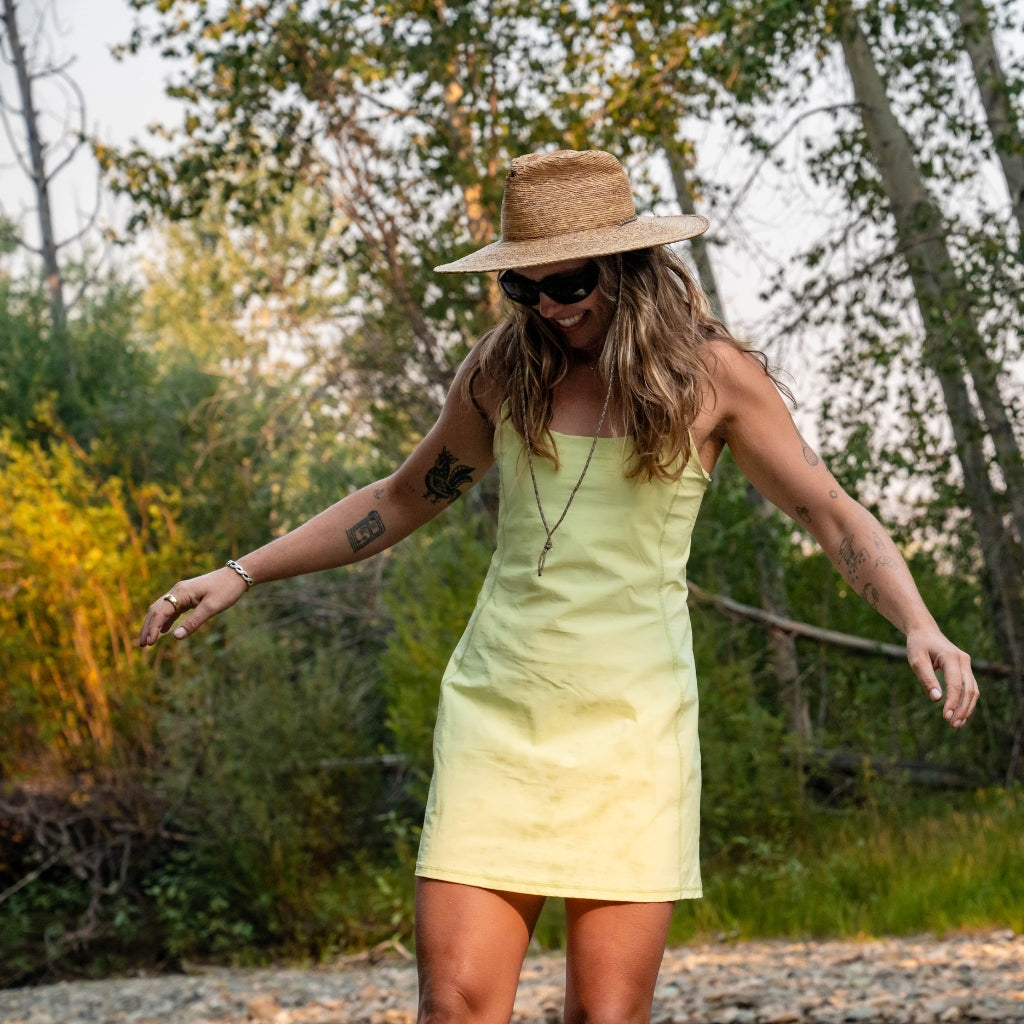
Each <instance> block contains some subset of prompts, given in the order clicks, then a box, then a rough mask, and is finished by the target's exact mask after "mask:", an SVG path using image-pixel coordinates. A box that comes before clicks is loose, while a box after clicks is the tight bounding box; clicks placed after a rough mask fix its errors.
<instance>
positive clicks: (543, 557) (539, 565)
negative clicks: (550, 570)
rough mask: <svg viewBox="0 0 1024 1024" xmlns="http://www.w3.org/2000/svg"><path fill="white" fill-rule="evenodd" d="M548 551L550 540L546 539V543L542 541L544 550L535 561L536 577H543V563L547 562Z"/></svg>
mask: <svg viewBox="0 0 1024 1024" xmlns="http://www.w3.org/2000/svg"><path fill="white" fill-rule="evenodd" d="M550 550H551V538H550V537H548V539H547V540H546V541H544V548H543V550H542V551H541V553H540V558H538V559H537V575H538V576H543V575H544V563H545V562H546V561H547V560H548V552H549V551H550Z"/></svg>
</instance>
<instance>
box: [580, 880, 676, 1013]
mask: <svg viewBox="0 0 1024 1024" xmlns="http://www.w3.org/2000/svg"><path fill="white" fill-rule="evenodd" d="M565 912H566V924H567V928H568V935H567V941H566V966H565V1024H646V1022H647V1021H649V1020H650V1016H651V1004H652V1003H653V1001H654V989H655V986H656V984H657V981H658V971H659V969H660V968H661V960H662V957H663V956H664V953H665V942H666V940H667V938H668V926H669V922H670V921H671V919H672V904H671V903H612V902H605V901H601V900H575V899H570V900H566V901H565Z"/></svg>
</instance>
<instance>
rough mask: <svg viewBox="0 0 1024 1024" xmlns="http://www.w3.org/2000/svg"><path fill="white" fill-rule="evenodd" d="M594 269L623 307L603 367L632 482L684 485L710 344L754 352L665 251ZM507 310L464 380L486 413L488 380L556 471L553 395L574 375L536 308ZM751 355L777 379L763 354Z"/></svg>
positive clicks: (623, 257)
mask: <svg viewBox="0 0 1024 1024" xmlns="http://www.w3.org/2000/svg"><path fill="white" fill-rule="evenodd" d="M596 262H597V264H598V266H599V267H600V277H599V279H598V287H599V288H600V289H601V290H602V292H603V294H604V295H605V297H606V298H607V299H608V300H609V301H610V302H612V303H617V304H616V308H615V313H614V316H615V320H614V321H613V326H612V329H611V331H610V334H609V336H610V338H611V339H612V341H611V342H610V343H609V342H606V343H605V345H604V348H603V349H602V351H601V355H600V360H599V364H598V365H599V369H600V371H601V373H602V375H603V376H604V379H605V380H606V381H607V380H609V378H610V379H611V381H612V390H611V396H612V407H613V408H615V409H617V410H618V416H619V422H620V424H621V426H622V428H623V432H624V433H625V434H626V435H628V436H629V437H630V438H631V439H632V441H633V455H632V458H631V459H630V462H629V465H628V467H627V470H626V475H627V477H629V478H631V479H633V478H637V479H641V480H650V479H652V478H654V477H658V478H660V479H663V480H674V479H678V477H679V476H680V475H681V474H682V472H683V469H684V468H685V465H686V456H687V455H688V454H689V451H690V448H691V441H690V433H689V430H690V427H691V426H692V424H693V422H694V420H695V419H696V418H697V414H698V412H699V411H700V408H701V406H702V404H703V403H704V400H705V397H706V395H707V394H708V392H709V391H711V390H712V389H713V385H712V382H711V369H712V367H710V366H709V363H710V362H711V360H713V358H714V356H713V354H712V351H711V346H710V342H712V341H714V340H716V339H721V340H724V341H726V342H728V343H730V344H733V345H735V346H737V347H738V348H742V349H744V350H749V349H748V347H747V346H745V345H743V344H742V343H741V342H739V341H738V340H737V339H736V338H734V337H733V336H732V334H730V332H729V330H728V329H727V328H726V326H725V325H724V324H723V323H722V322H721V320H719V319H718V318H717V317H716V316H715V315H714V313H713V312H712V309H711V304H710V302H709V301H708V298H707V296H706V295H705V294H704V291H703V290H702V289H701V287H700V286H699V285H698V284H697V282H696V281H695V280H694V279H693V278H692V277H691V275H690V273H689V271H688V270H687V268H686V266H685V265H684V264H683V262H682V261H681V260H680V259H679V257H678V256H677V255H676V254H675V253H674V252H673V251H672V250H671V249H669V248H667V247H666V246H658V247H656V248H651V249H639V250H636V251H635V252H625V253H621V254H615V255H612V256H601V257H597V259H596ZM508 306H509V308H508V310H507V313H506V317H505V319H504V320H503V321H502V322H501V323H500V324H498V325H497V326H496V327H494V328H492V329H491V330H490V331H488V332H487V333H486V334H485V335H484V336H483V337H482V338H481V339H480V341H479V342H478V343H477V345H476V346H475V347H474V349H473V351H472V352H471V354H470V357H469V359H470V370H471V372H470V373H468V374H467V375H466V376H465V377H464V378H463V379H464V380H465V381H466V382H467V383H466V388H467V390H468V395H467V397H468V398H469V400H470V401H472V402H473V403H474V404H475V405H477V407H478V408H480V406H479V403H478V400H477V397H476V395H475V394H474V388H475V385H476V384H477V383H478V381H479V378H480V377H481V376H482V377H483V380H484V381H486V386H487V391H488V395H489V397H490V398H492V399H494V407H496V408H497V409H498V410H500V412H499V415H503V416H505V417H507V418H508V419H509V420H510V421H511V422H512V425H513V426H514V427H515V428H516V430H518V431H519V433H520V434H521V435H522V436H523V437H524V438H528V439H529V443H530V445H531V448H532V451H533V452H534V453H535V454H537V455H539V456H541V457H544V458H548V459H551V460H552V461H553V462H555V463H556V464H557V462H558V457H557V451H556V446H555V443H554V439H553V438H552V436H551V432H550V429H549V424H550V422H551V414H552V396H553V394H554V389H555V387H556V386H557V385H558V384H559V382H560V381H561V380H562V379H563V378H564V377H565V375H566V374H567V373H568V371H569V365H570V362H569V356H570V350H569V348H568V346H567V345H566V344H565V341H564V340H563V339H562V337H561V336H560V335H559V333H558V332H557V331H555V330H554V329H552V328H551V326H550V325H549V324H548V323H547V321H546V320H544V319H543V318H542V317H541V316H540V315H539V313H538V312H537V310H536V308H527V307H525V306H519V305H515V304H513V303H508ZM749 351H753V350H749ZM755 355H757V356H758V358H759V359H760V360H761V362H762V365H764V367H765V372H766V373H769V375H771V374H770V371H769V369H768V365H767V360H766V359H765V357H764V355H763V354H762V353H755ZM773 379H774V377H773ZM776 383H777V382H776ZM524 399H525V400H524ZM488 404H490V403H488ZM681 456H682V457H681Z"/></svg>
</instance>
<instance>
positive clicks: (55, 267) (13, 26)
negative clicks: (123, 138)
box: [3, 0, 75, 380]
mask: <svg viewBox="0 0 1024 1024" xmlns="http://www.w3.org/2000/svg"><path fill="white" fill-rule="evenodd" d="M3 5H4V6H3V20H4V22H5V23H6V25H7V37H8V39H9V40H10V44H11V59H12V61H13V62H14V70H15V73H16V75H17V79H18V92H19V94H20V95H21V113H22V118H23V120H24V122H25V137H26V139H27V141H28V158H29V167H30V170H31V175H32V187H33V188H34V189H35V193H36V204H37V210H38V215H39V235H40V250H41V252H42V256H43V269H44V272H45V274H46V291H47V294H48V296H49V303H50V317H51V320H52V323H53V329H54V334H55V336H57V337H61V338H63V337H64V328H65V325H66V323H67V310H66V307H65V305H64V280H63V277H62V276H61V272H60V264H59V263H58V262H57V241H56V238H55V236H54V231H53V215H52V213H51V208H50V179H49V178H48V177H47V174H46V158H45V154H44V149H45V146H44V144H43V140H42V137H41V136H40V134H39V116H38V114H37V112H36V108H35V102H34V100H33V96H32V77H33V76H32V73H31V72H30V70H29V66H28V56H27V54H26V52H25V47H24V46H23V45H22V42H21V34H20V32H19V31H18V18H17V4H16V3H15V0H3ZM65 361H66V369H67V373H68V375H69V377H70V379H71V380H74V378H75V368H74V364H73V362H72V360H71V354H70V351H68V352H66V353H65Z"/></svg>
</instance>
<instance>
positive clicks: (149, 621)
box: [139, 569, 249, 647]
mask: <svg viewBox="0 0 1024 1024" xmlns="http://www.w3.org/2000/svg"><path fill="white" fill-rule="evenodd" d="M248 589H249V587H248V585H247V583H246V582H245V580H243V579H242V578H241V577H240V576H238V575H237V574H236V573H235V572H233V571H232V570H231V569H217V570H215V571H214V572H211V573H207V574H206V575H205V576H197V577H195V579H191V580H182V581H181V582H179V583H175V584H174V586H173V587H171V589H170V590H168V591H167V593H166V594H164V595H163V596H161V597H159V598H157V599H156V600H155V601H154V602H153V603H152V604H151V605H150V606H149V610H148V611H147V612H146V618H145V620H144V621H143V623H142V630H141V632H140V633H139V647H151V646H152V645H153V644H155V643H156V642H157V640H159V639H160V637H161V636H163V634H164V633H167V632H169V631H170V629H171V627H172V626H174V636H175V637H176V638H177V639H178V640H184V639H185V637H187V636H191V635H192V634H193V633H194V632H195V631H196V630H197V629H198V628H199V627H200V626H201V625H202V624H203V623H204V622H206V621H207V620H209V619H212V618H213V617H214V615H217V614H218V613H219V612H222V611H224V609H225V608H229V607H231V605H233V604H234V603H235V602H236V601H237V600H238V599H239V598H240V597H241V596H242V594H244V593H245V592H246V591H247V590H248ZM183 615H184V616H185V618H182V619H181V621H180V622H179V621H178V620H179V618H180V617H181V616H183ZM176 622H177V626H175V623H176Z"/></svg>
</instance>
